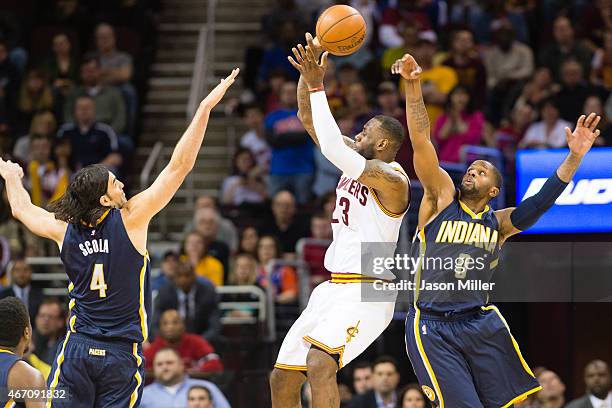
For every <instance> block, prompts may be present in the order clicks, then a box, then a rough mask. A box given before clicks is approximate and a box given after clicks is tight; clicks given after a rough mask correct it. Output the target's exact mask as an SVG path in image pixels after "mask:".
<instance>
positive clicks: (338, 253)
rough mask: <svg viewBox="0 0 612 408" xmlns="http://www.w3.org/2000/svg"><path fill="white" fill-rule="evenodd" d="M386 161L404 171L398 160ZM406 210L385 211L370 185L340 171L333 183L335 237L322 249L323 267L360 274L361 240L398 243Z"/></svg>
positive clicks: (334, 270)
mask: <svg viewBox="0 0 612 408" xmlns="http://www.w3.org/2000/svg"><path fill="white" fill-rule="evenodd" d="M389 164H390V165H391V166H393V167H394V168H396V170H397V171H399V172H401V173H402V174H404V175H406V172H405V171H404V170H403V169H402V167H401V166H400V165H399V163H396V162H391V163H389ZM406 179H408V176H406ZM408 181H409V182H410V180H409V179H408ZM408 188H410V184H408ZM407 210H408V208H406V210H405V211H404V212H403V213H401V214H395V213H392V212H390V211H388V210H387V209H385V208H384V207H383V206H382V204H381V203H380V201H379V200H378V197H377V196H376V193H375V192H374V190H373V189H371V188H369V187H367V186H365V185H363V184H361V183H360V182H359V181H357V180H354V179H352V178H350V177H349V176H347V175H346V174H342V176H341V177H340V181H339V182H338V186H337V187H336V208H335V209H334V213H333V216H332V230H333V235H334V240H333V242H332V243H331V245H330V247H329V248H328V249H327V252H326V253H325V268H326V269H327V270H328V271H330V272H331V273H332V274H340V273H349V274H361V273H362V270H361V243H362V242H389V243H394V244H397V239H398V237H399V230H400V226H401V225H402V219H403V218H404V215H405V214H406V211H407ZM333 276H334V275H332V277H333Z"/></svg>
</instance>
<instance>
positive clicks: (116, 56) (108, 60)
mask: <svg viewBox="0 0 612 408" xmlns="http://www.w3.org/2000/svg"><path fill="white" fill-rule="evenodd" d="M96 51H97V52H98V59H99V61H100V71H101V72H100V73H101V82H102V83H103V84H106V85H118V86H121V85H123V84H125V83H127V82H130V80H131V79H132V72H133V64H132V57H131V55H129V54H127V53H125V52H121V51H118V50H117V44H116V39H115V30H114V29H113V27H112V26H111V25H110V24H106V23H102V24H99V25H98V27H96Z"/></svg>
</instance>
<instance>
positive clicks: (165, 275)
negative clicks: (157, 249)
mask: <svg viewBox="0 0 612 408" xmlns="http://www.w3.org/2000/svg"><path fill="white" fill-rule="evenodd" d="M178 263H179V256H178V254H177V253H176V252H174V251H166V253H164V256H163V257H162V262H161V266H160V268H159V269H160V272H161V273H160V274H159V275H158V276H156V277H155V278H153V279H151V289H152V290H155V291H157V290H159V289H161V288H162V286H164V285H166V284H169V283H172V282H174V277H175V276H176V270H177V268H178Z"/></svg>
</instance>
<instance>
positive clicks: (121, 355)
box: [47, 331, 144, 408]
mask: <svg viewBox="0 0 612 408" xmlns="http://www.w3.org/2000/svg"><path fill="white" fill-rule="evenodd" d="M47 381H48V384H47V385H48V387H49V389H50V390H52V389H54V388H57V389H65V390H66V394H67V396H66V398H65V399H54V400H52V401H51V406H52V407H54V408H56V407H61V408H64V407H66V408H68V407H70V408H81V407H83V408H85V407H87V408H91V407H96V408H98V407H109V408H110V407H126V408H128V407H129V408H131V407H137V406H138V405H139V404H140V399H141V397H142V389H143V387H144V357H143V355H142V349H141V347H140V345H139V344H138V343H129V342H125V341H105V340H98V339H94V338H92V337H89V336H87V335H84V334H80V333H72V332H70V331H68V333H67V334H66V338H65V339H64V341H63V342H62V344H61V346H60V348H59V349H58V351H57V355H56V356H55V359H54V361H53V367H52V368H51V374H50V375H49V378H48V380H47Z"/></svg>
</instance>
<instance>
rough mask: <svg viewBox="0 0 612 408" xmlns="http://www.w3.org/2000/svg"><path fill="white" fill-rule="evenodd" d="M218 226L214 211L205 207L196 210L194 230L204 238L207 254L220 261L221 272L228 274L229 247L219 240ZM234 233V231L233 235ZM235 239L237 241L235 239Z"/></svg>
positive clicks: (218, 220) (219, 217) (217, 218)
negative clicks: (221, 265)
mask: <svg viewBox="0 0 612 408" xmlns="http://www.w3.org/2000/svg"><path fill="white" fill-rule="evenodd" d="M220 225H221V216H220V215H219V212H218V211H217V210H216V209H214V208H210V207H206V208H200V209H199V210H196V213H195V226H194V227H195V228H194V230H195V231H196V232H198V233H199V234H200V235H201V236H202V238H204V246H205V247H206V250H207V253H208V254H209V255H211V256H214V257H215V258H217V259H218V260H220V261H221V263H222V264H223V270H224V271H225V272H228V271H229V256H230V247H229V245H228V243H227V242H224V241H221V240H220V239H219V238H220V236H219V231H220ZM235 231H236V230H235V229H234V233H235ZM233 239H234V238H233V237H232V241H233ZM235 239H236V241H237V238H235ZM236 245H237V244H236Z"/></svg>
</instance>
